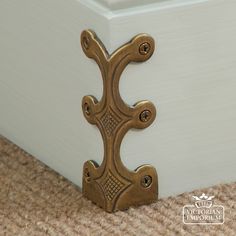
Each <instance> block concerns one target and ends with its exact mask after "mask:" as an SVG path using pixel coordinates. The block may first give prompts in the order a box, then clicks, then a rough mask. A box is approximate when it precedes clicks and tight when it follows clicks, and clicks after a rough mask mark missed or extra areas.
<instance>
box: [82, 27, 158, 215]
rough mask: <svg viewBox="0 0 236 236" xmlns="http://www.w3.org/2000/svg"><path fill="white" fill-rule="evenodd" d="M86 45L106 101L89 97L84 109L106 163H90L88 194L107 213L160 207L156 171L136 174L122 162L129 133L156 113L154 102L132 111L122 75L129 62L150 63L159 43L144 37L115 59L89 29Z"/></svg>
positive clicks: (85, 180)
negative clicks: (152, 205) (123, 143)
mask: <svg viewBox="0 0 236 236" xmlns="http://www.w3.org/2000/svg"><path fill="white" fill-rule="evenodd" d="M81 45H82V48H83V51H84V53H85V54H86V56H87V57H89V58H93V59H94V60H95V61H96V62H97V64H98V66H99V68H100V70H101V73H102V79H103V95H102V98H101V101H97V99H96V98H95V97H93V96H85V97H84V98H83V101H82V108H83V113H84V116H85V118H86V119H87V121H88V122H89V123H91V124H95V125H97V127H98V129H99V130H100V132H101V134H102V138H103V142H104V159H103V162H102V164H101V165H100V166H99V165H98V164H97V163H96V162H95V161H92V160H90V161H87V162H85V164H84V169H83V195H84V196H85V197H87V198H88V199H90V200H91V201H92V202H94V203H96V204H97V205H98V206H100V207H102V208H103V209H105V210H106V211H107V212H114V211H117V210H124V209H127V208H128V207H129V206H131V205H141V204H148V203H151V202H154V201H155V200H156V199H157V194H158V180H157V173H156V170H155V168H154V167H152V166H150V165H142V166H140V167H138V168H137V169H136V170H134V171H130V170H129V169H127V168H126V167H125V166H124V165H123V163H122V161H121V158H120V145H121V141H122V139H123V137H124V135H125V134H126V132H127V131H128V130H129V129H131V128H136V129H143V128H146V127H148V126H149V125H151V124H152V122H153V121H154V119H155V117H156V109H155V106H154V105H153V104H152V103H151V102H149V101H140V102H138V103H136V104H135V105H134V106H132V107H130V106H128V105H126V104H125V102H124V101H123V100H122V98H121V96H120V93H119V80H120V76H121V73H122V72H123V70H124V69H125V67H126V66H127V65H128V64H129V62H132V61H133V62H142V61H146V60H148V59H149V58H150V57H151V56H152V54H153V51H154V40H153V38H151V37H150V36H148V35H146V34H139V35H137V36H136V37H134V38H133V39H132V40H131V41H130V42H129V43H126V44H125V45H123V46H122V47H120V48H119V49H117V50H116V51H115V52H114V53H112V54H111V55H109V54H108V52H107V51H106V49H105V47H104V46H103V44H102V42H101V41H100V40H99V39H98V38H97V36H96V34H95V33H94V32H93V31H91V30H85V31H83V32H82V34H81ZM145 79H146V78H145Z"/></svg>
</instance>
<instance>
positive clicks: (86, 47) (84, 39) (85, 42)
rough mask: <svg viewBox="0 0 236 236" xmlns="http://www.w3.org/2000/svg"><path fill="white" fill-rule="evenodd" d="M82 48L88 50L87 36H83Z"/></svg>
mask: <svg viewBox="0 0 236 236" xmlns="http://www.w3.org/2000/svg"><path fill="white" fill-rule="evenodd" d="M82 42H83V46H84V48H85V49H89V38H88V37H87V36H84V37H83V39H82Z"/></svg>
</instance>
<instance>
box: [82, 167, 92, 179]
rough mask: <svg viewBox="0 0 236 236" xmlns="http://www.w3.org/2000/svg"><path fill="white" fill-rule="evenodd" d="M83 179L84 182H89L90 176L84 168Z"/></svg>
mask: <svg viewBox="0 0 236 236" xmlns="http://www.w3.org/2000/svg"><path fill="white" fill-rule="evenodd" d="M84 177H85V181H86V182H90V180H91V176H90V172H89V170H88V168H85V170H84Z"/></svg>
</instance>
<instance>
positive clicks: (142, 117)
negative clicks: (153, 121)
mask: <svg viewBox="0 0 236 236" xmlns="http://www.w3.org/2000/svg"><path fill="white" fill-rule="evenodd" d="M151 115H152V113H151V112H150V111H149V110H144V111H142V112H141V114H140V116H139V119H140V120H141V121H142V122H147V121H149V120H150V118H151Z"/></svg>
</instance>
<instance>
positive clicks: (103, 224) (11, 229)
mask: <svg viewBox="0 0 236 236" xmlns="http://www.w3.org/2000/svg"><path fill="white" fill-rule="evenodd" d="M203 192H204V193H205V194H207V195H214V196H215V201H216V203H217V205H223V206H224V208H225V223H224V224H222V225H185V224H183V221H182V209H183V206H184V205H185V204H190V203H191V198H192V196H193V195H197V196H200V195H201V194H202V193H203ZM0 235H7V236H14V235H22V236H24V235H25V236H31V235H33V236H34V235H35V236H40V235H56V236H61V235H69V236H74V235H76V236H77V235H82V236H84V235H85V236H86V235H109V236H111V235H122V236H123V235H124V236H126V235H134V236H138V235H142V236H146V235H154V236H156V235H165V236H168V235H199V236H200V235H210V236H211V235H217V236H218V235H225V236H230V235H232V236H233V235H234V236H235V235H236V182H235V183H230V184H221V185H217V186H213V187H210V188H206V189H200V190H196V191H194V192H191V193H184V194H181V195H179V196H176V197H169V198H165V199H160V200H159V201H157V202H156V203H153V204H151V205H148V206H141V207H137V208H130V209H129V210H127V211H124V212H116V213H114V214H109V213H106V212H104V211H103V210H102V209H100V208H98V207H97V206H96V205H94V204H92V203H91V202H90V201H88V200H86V199H85V198H83V196H82V194H81V192H80V190H79V189H78V187H76V186H75V185H73V184H72V183H71V182H69V181H68V180H66V179H65V178H63V177H62V176H60V175H59V174H57V173H56V172H55V171H53V170H51V169H50V168H48V167H47V166H45V165H44V164H42V163H41V162H39V161H37V160H36V159H35V158H34V157H32V156H31V155H29V154H28V153H26V152H25V151H23V150H22V149H20V148H19V147H17V146H16V145H14V144H12V143H11V142H9V141H8V140H6V139H5V138H3V137H0Z"/></svg>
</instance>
